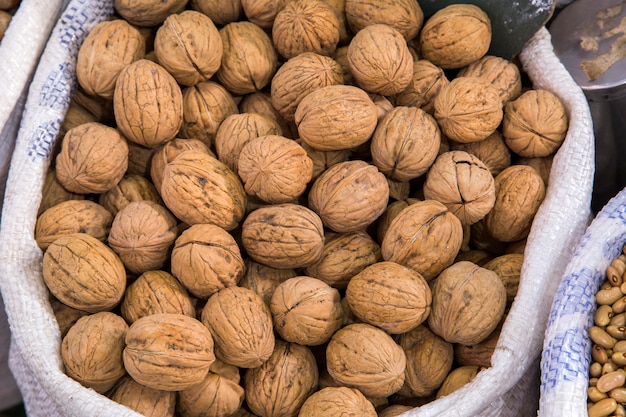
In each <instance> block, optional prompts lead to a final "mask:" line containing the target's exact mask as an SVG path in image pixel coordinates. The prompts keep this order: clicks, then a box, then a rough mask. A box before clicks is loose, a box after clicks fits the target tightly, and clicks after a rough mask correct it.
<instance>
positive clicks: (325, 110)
mask: <svg viewBox="0 0 626 417" xmlns="http://www.w3.org/2000/svg"><path fill="white" fill-rule="evenodd" d="M294 117H295V122H296V125H297V126H298V133H299V134H300V139H302V141H303V142H305V143H306V144H308V145H309V146H310V147H312V148H313V149H317V150H320V151H337V150H341V149H350V148H354V147H356V146H359V145H362V144H364V143H365V142H367V141H368V139H369V138H370V137H371V136H372V133H374V129H376V124H377V123H378V115H377V109H376V105H375V104H374V103H373V102H372V100H371V99H370V98H369V96H368V95H367V93H366V92H365V91H363V90H361V89H360V88H358V87H354V86H349V85H331V86H327V87H321V88H318V89H316V90H314V91H312V92H311V93H309V94H308V95H306V96H305V97H304V98H303V99H302V101H301V102H300V104H298V107H297V109H296V113H295V115H294ZM346 126H350V128H349V129H346Z"/></svg>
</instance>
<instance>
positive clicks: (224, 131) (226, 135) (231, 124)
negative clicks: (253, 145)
mask: <svg viewBox="0 0 626 417" xmlns="http://www.w3.org/2000/svg"><path fill="white" fill-rule="evenodd" d="M282 133H283V132H282V129H281V127H280V125H279V124H278V122H276V121H275V120H273V119H270V118H269V117H266V116H264V115H261V114H258V113H238V114H231V115H230V116H228V117H227V118H226V119H224V120H223V121H222V123H221V124H220V126H219V128H218V130H217V133H216V134H215V137H214V144H215V152H216V153H217V157H218V159H219V160H220V161H222V162H223V163H225V164H226V166H228V167H229V168H230V169H232V170H233V172H237V170H238V163H239V154H240V153H241V149H242V148H243V147H244V146H245V145H246V144H247V143H248V142H250V141H251V140H252V139H254V138H257V137H259V136H265V135H282Z"/></svg>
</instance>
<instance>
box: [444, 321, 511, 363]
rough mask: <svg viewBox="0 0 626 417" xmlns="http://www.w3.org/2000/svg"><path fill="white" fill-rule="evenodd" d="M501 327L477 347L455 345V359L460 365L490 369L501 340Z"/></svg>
mask: <svg viewBox="0 0 626 417" xmlns="http://www.w3.org/2000/svg"><path fill="white" fill-rule="evenodd" d="M500 330H501V327H500V326H498V327H496V329H495V330H494V331H493V332H491V334H490V335H489V336H488V337H487V338H486V339H485V340H483V341H482V342H480V343H476V344H475V345H470V346H467V345H461V344H458V343H457V344H456V345H454V359H455V360H456V361H457V362H458V363H459V365H462V366H464V365H474V366H482V367H485V368H489V367H490V366H491V356H492V355H493V352H494V351H495V349H496V345H497V344H498V340H499V339H500Z"/></svg>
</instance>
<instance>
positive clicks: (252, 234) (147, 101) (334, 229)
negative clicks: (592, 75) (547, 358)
mask: <svg viewBox="0 0 626 417" xmlns="http://www.w3.org/2000/svg"><path fill="white" fill-rule="evenodd" d="M148 3H150V5H149V6H146V4H148ZM140 5H141V8H140ZM115 6H116V12H117V14H118V16H117V18H116V19H114V20H111V21H107V22H103V23H100V24H98V25H97V26H96V27H95V28H94V29H93V31H92V32H91V33H90V34H89V35H88V36H87V39H86V40H85V42H84V43H83V44H82V47H81V48H80V51H79V53H78V58H77V78H78V82H79V87H80V88H79V90H78V91H77V92H76V94H75V95H74V96H73V98H72V102H71V106H70V108H69V111H68V113H67V117H66V119H65V122H64V124H63V127H62V132H61V136H60V137H59V141H58V142H59V143H60V145H59V146H58V149H57V150H56V152H57V153H56V154H55V156H54V159H53V163H52V166H51V171H50V173H49V175H48V178H47V183H46V186H45V189H44V192H43V201H42V204H41V208H40V216H39V218H38V222H37V226H36V232H35V235H36V240H37V243H38V244H39V245H40V247H41V249H42V250H43V251H44V257H43V277H44V280H45V283H46V285H47V286H48V288H49V290H50V293H51V300H52V301H51V303H52V305H53V308H54V311H55V314H56V317H57V321H58V323H59V327H60V329H61V333H62V336H63V342H62V346H61V354H62V359H63V362H64V364H65V370H66V373H67V374H68V375H69V376H71V377H72V378H74V379H75V380H77V381H79V382H80V383H81V384H83V385H84V386H86V387H89V388H92V389H94V390H96V391H97V392H99V393H102V394H104V395H107V396H108V397H110V398H111V399H112V400H114V401H117V402H119V403H122V404H125V405H127V406H128V407H130V408H133V409H135V410H137V411H139V412H141V413H143V414H145V415H148V416H172V415H173V414H174V413H175V412H176V413H178V414H177V415H180V416H185V417H186V416H204V417H207V416H230V415H237V416H250V415H256V416H260V417H274V416H297V415H299V416H321V415H324V416H325V417H326V416H335V415H339V413H342V414H341V415H342V416H348V415H351V416H376V415H377V412H380V415H384V416H387V417H389V416H394V415H398V414H400V413H401V412H402V411H404V410H407V409H411V408H413V407H416V406H420V405H422V404H424V403H426V402H429V401H433V400H435V399H436V398H439V397H441V396H444V395H447V394H448V393H450V392H451V391H453V390H455V389H457V388H458V387H460V386H461V385H463V384H465V383H467V382H468V381H470V380H471V379H472V378H473V377H474V376H475V375H476V374H477V372H479V371H480V370H481V369H483V368H484V367H489V366H490V356H491V353H492V352H493V349H494V346H495V344H496V342H497V340H498V336H499V329H500V328H501V324H502V322H503V320H504V319H505V317H506V311H508V307H509V306H510V305H511V303H512V302H513V298H514V297H515V294H516V291H517V285H518V282H519V275H520V269H521V265H522V262H523V249H524V244H525V238H526V237H527V235H528V233H529V228H530V226H531V223H532V221H533V218H534V216H535V213H536V212H537V210H538V208H539V206H540V205H541V203H542V200H543V199H544V196H545V190H546V183H547V181H548V176H549V172H550V166H551V158H552V156H553V155H554V153H555V151H556V150H557V149H558V148H559V146H560V144H561V143H562V141H563V140H564V138H565V136H566V132H567V128H568V123H567V122H568V121H567V116H566V111H565V108H564V106H563V104H562V103H561V102H560V100H559V99H558V98H557V97H556V96H555V95H553V94H552V93H550V92H548V91H541V90H533V89H529V88H527V87H524V88H523V86H522V76H521V75H520V71H519V69H518V66H517V65H516V64H515V63H514V62H512V61H507V60H505V59H502V58H498V57H495V56H489V55H486V54H487V51H488V48H489V44H490V41H491V28H490V21H489V18H488V17H487V15H486V14H485V13H484V12H483V11H481V10H480V9H478V8H477V7H476V6H471V5H452V6H449V7H446V8H444V9H442V10H441V11H440V12H438V13H437V14H435V15H433V16H432V17H431V18H429V19H428V20H427V21H424V17H423V13H422V11H421V9H420V7H419V5H418V3H417V2H415V0H396V1H388V0H366V1H363V0H359V1H356V0H334V1H322V0H294V1H284V0H273V1H272V0H264V1H259V0H254V1H253V0H241V1H233V0H222V1H219V0H213V1H200V0H192V1H190V2H189V4H187V1H186V0H178V1H175V0H169V1H161V0H159V1H154V0H153V1H142V2H135V1H130V0H128V1H122V0H117V1H115Z"/></svg>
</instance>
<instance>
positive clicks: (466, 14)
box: [420, 4, 491, 69]
mask: <svg viewBox="0 0 626 417" xmlns="http://www.w3.org/2000/svg"><path fill="white" fill-rule="evenodd" d="M490 45H491V21H490V20H489V16H487V14H486V13H485V12H484V11H483V10H482V9H481V8H480V7H478V6H476V5H473V4H451V5H449V6H446V7H444V8H442V9H439V10H438V11H437V12H435V14H433V15H432V16H431V17H430V18H429V19H428V20H426V22H425V23H424V26H423V27H422V31H421V32H420V53H421V54H422V57H423V58H424V59H427V60H429V61H431V62H432V63H433V64H435V65H437V66H440V67H441V68H443V69H455V68H461V67H464V66H466V65H468V64H470V63H472V62H474V61H477V60H478V59H480V58H482V57H483V56H484V55H485V54H486V53H487V51H488V50H489V46H490Z"/></svg>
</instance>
